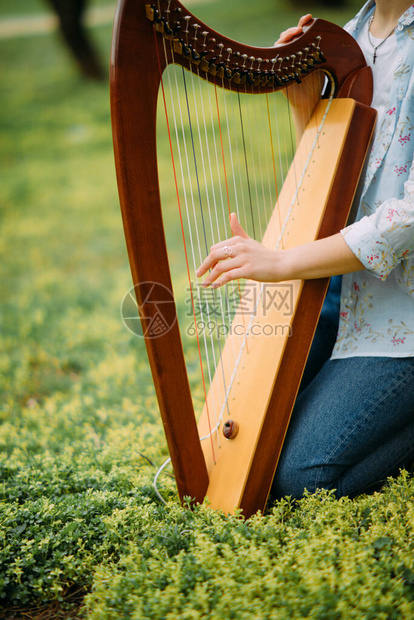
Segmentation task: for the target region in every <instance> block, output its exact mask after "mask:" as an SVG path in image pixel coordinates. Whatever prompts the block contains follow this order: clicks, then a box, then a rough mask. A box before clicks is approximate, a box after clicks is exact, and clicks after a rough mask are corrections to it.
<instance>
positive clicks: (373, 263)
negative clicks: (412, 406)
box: [332, 0, 414, 359]
mask: <svg viewBox="0 0 414 620" xmlns="http://www.w3.org/2000/svg"><path fill="white" fill-rule="evenodd" d="M374 8H375V2H374V1H373V0H370V1H369V2H367V3H366V4H365V5H364V7H363V8H362V9H361V11H360V12H359V13H358V15H357V16H356V17H355V18H354V19H353V20H352V21H351V22H349V24H348V25H347V27H346V29H347V30H348V32H350V33H351V34H352V35H353V36H354V37H356V38H358V34H359V33H360V32H361V29H362V28H363V27H364V25H366V23H367V21H368V20H369V18H370V16H371V15H372V14H373V11H374ZM395 40H396V50H397V52H396V54H395V60H394V62H395V69H394V72H393V81H392V84H391V89H390V93H391V94H390V101H389V105H387V106H386V108H385V114H384V115H383V118H382V119H379V124H378V126H377V130H376V136H375V140H374V143H373V146H372V150H371V153H370V156H369V160H368V164H367V168H366V175H365V179H364V181H363V187H362V194H361V199H360V204H359V210H358V214H357V218H356V222H355V223H354V224H351V225H350V226H348V227H347V228H345V229H344V230H343V231H341V232H342V234H343V236H344V239H345V241H346V242H347V244H348V245H349V247H350V248H351V250H352V251H353V252H354V254H355V255H356V256H357V257H358V259H359V260H360V261H361V262H362V263H363V265H364V266H365V270H364V271H359V272H356V273H351V274H347V275H345V276H343V279H342V295H341V310H340V321H339V331H338V338H337V342H336V345H335V348H334V351H333V355H332V358H333V359H335V358H344V357H353V356H388V357H389V356H391V357H408V356H413V355H414V164H413V159H414V71H413V63H414V6H412V7H410V8H409V9H408V10H407V11H406V12H405V13H404V14H403V15H402V16H401V18H400V20H399V23H398V26H397V28H396V30H395ZM377 62H378V60H377Z"/></svg>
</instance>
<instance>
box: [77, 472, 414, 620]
mask: <svg viewBox="0 0 414 620" xmlns="http://www.w3.org/2000/svg"><path fill="white" fill-rule="evenodd" d="M120 514H121V513H119V514H118V515H117V516H116V517H112V518H109V519H108V520H107V522H108V521H110V520H112V522H113V523H115V522H118V523H119V519H120ZM413 517H414V484H413V482H412V481H410V480H409V479H408V477H407V474H406V473H404V472H403V474H402V475H401V477H400V479H399V480H398V481H397V482H392V483H391V484H390V485H389V487H388V488H387V489H386V490H384V491H383V492H382V493H377V494H375V495H373V496H370V497H362V498H360V499H358V500H357V501H352V500H349V499H347V498H344V499H341V500H339V501H337V500H335V499H334V498H333V497H332V495H331V494H329V493H321V494H317V495H314V496H308V497H306V498H304V499H303V500H301V501H300V502H297V503H296V505H295V504H294V503H292V502H291V501H289V500H284V501H282V502H279V503H277V504H276V505H275V506H274V507H273V508H272V510H271V511H270V513H269V514H267V515H265V516H262V515H257V516H255V517H253V518H251V519H250V520H249V521H247V522H244V521H243V520H242V519H241V518H240V517H239V516H235V517H228V518H226V517H224V516H223V515H222V514H220V513H217V512H213V511H211V510H209V509H208V508H205V507H200V508H198V509H196V510H195V511H194V512H189V511H186V510H185V509H182V508H177V507H176V506H175V507H171V508H170V509H169V510H168V511H166V512H165V514H164V517H163V525H161V523H160V522H158V523H157V521H156V520H153V519H152V518H151V519H148V521H147V525H145V522H144V521H143V520H142V515H141V516H139V515H136V516H135V517H133V518H132V520H134V519H137V520H138V521H139V522H140V526H141V528H142V527H143V530H141V536H142V538H141V539H140V538H136V537H135V535H134V534H133V535H132V541H133V542H131V551H130V553H129V554H126V555H124V556H123V557H122V558H121V560H120V561H119V562H117V563H110V564H105V565H102V566H101V567H100V568H99V569H98V570H97V572H96V575H95V579H94V586H93V591H92V593H91V594H90V595H89V596H88V597H87V605H88V609H89V613H88V618H90V620H121V619H122V620H127V619H128V620H138V619H141V618H151V619H159V620H161V619H163V620H164V619H165V620H167V619H169V620H173V619H174V620H176V619H177V618H182V619H186V620H187V619H188V620H190V619H198V618H209V619H214V620H224V619H227V618H228V619H237V620H242V619H243V620H244V619H246V620H247V619H251V618H260V619H261V620H264V619H267V618H269V619H283V620H284V619H286V620H287V619H291V618H295V619H297V618H318V619H320V620H322V619H324V620H325V619H326V620H334V619H337V618H338V619H339V618H341V619H342V618H343V619H347V620H348V619H351V618H355V620H360V619H361V618H364V619H372V620H379V619H384V620H385V619H387V620H392V619H394V618H395V619H397V618H399V619H400V618H407V619H408V618H412V617H414V554H413V551H414V536H413V524H414V520H413ZM146 527H148V528H149V529H146ZM132 531H135V533H136V532H137V529H136V528H135V529H134V528H132ZM144 531H145V532H146V533H145V534H144V535H142V533H143V532H144Z"/></svg>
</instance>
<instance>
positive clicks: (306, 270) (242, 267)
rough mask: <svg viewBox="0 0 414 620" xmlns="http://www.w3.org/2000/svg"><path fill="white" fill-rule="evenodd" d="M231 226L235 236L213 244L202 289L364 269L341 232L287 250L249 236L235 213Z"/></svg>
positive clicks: (201, 269) (202, 271) (204, 267)
mask: <svg viewBox="0 0 414 620" xmlns="http://www.w3.org/2000/svg"><path fill="white" fill-rule="evenodd" d="M230 226H231V230H232V233H233V235H234V237H232V238H231V239H227V241H221V242H220V243H216V245H213V246H212V248H211V251H210V254H209V255H208V256H207V258H206V259H205V261H204V262H203V263H202V264H201V265H200V267H199V268H198V270H197V276H198V277H201V276H203V275H204V274H205V273H207V272H208V271H209V270H211V271H210V273H209V274H208V275H207V277H206V278H205V280H204V282H203V283H202V286H213V287H215V288H217V287H219V286H222V285H223V284H227V283H228V282H231V281H232V280H238V279H239V278H247V279H249V280H257V281H259V282H284V281H285V280H313V279H315V278H326V277H330V276H336V275H340V274H344V273H349V272H351V271H360V270H362V269H364V265H363V264H362V263H361V262H360V261H359V259H358V258H357V257H356V256H355V254H353V252H352V251H351V250H350V248H349V247H348V245H347V243H346V241H345V240H344V238H343V236H342V235H341V233H337V234H336V235H332V236H331V237H326V238H325V239H319V240H317V241H311V242H310V243H305V244H304V245H299V246H296V247H294V248H291V249H287V250H269V249H267V248H265V247H264V246H263V245H262V244H261V243H259V242H258V241H254V239H251V238H250V237H249V236H248V235H247V234H246V232H245V231H244V230H243V228H242V226H241V224H240V223H239V220H238V219H237V216H236V215H235V214H234V213H232V214H231V216H230Z"/></svg>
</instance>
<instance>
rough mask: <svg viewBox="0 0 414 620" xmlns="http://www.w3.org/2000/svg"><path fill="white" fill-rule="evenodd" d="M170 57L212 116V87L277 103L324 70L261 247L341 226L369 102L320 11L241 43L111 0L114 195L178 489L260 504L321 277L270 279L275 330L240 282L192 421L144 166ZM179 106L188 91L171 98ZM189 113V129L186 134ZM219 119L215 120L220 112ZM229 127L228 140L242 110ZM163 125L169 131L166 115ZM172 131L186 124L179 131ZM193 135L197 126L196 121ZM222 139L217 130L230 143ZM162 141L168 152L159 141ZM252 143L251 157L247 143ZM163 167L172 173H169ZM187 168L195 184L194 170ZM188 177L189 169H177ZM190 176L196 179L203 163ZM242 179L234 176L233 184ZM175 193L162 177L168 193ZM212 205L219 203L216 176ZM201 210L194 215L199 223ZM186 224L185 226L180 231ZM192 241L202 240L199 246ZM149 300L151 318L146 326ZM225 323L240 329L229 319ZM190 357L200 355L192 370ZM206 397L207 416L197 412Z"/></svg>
mask: <svg viewBox="0 0 414 620" xmlns="http://www.w3.org/2000/svg"><path fill="white" fill-rule="evenodd" d="M170 65H174V66H176V67H178V69H176V71H181V72H182V74H183V76H184V81H185V79H186V78H185V76H187V83H186V82H185V88H187V85H188V83H189V80H196V82H197V83H203V88H204V87H206V86H207V88H208V87H211V89H212V91H211V92H212V95H211V98H212V100H213V108H214V110H215V105H216V103H217V106H218V108H217V113H216V112H215V116H214V119H213V125H214V124H215V125H217V124H220V107H219V104H218V98H219V97H221V96H223V94H224V95H225V96H229V97H233V98H234V100H235V101H236V103H235V104H234V109H236V112H235V114H236V116H237V109H238V104H240V95H241V94H247V97H248V105H253V103H252V102H253V100H256V101H261V102H262V109H263V107H264V108H265V107H266V104H267V106H268V102H269V98H270V97H271V96H273V94H274V93H275V92H277V91H280V90H282V89H286V88H288V94H287V97H286V99H287V100H288V99H289V97H290V98H292V95H289V92H290V91H292V92H293V86H294V89H295V92H297V91H298V89H299V88H301V86H300V83H302V84H303V85H305V84H306V83H307V80H309V79H310V76H312V74H314V73H315V72H316V71H317V70H319V71H323V73H324V74H325V75H326V76H327V79H328V82H329V84H330V88H331V90H332V91H333V93H334V98H333V100H332V98H331V100H323V99H322V100H321V102H320V103H319V104H318V105H317V106H316V108H315V111H314V113H313V115H312V117H311V119H310V121H309V124H310V125H311V124H312V123H313V125H314V126H315V128H316V138H315V139H314V138H313V137H312V138H311V139H309V135H307V132H308V129H306V130H305V132H304V135H303V137H302V140H301V142H300V144H299V147H298V150H297V152H296V155H295V157H294V159H293V163H292V164H291V165H290V168H289V169H288V170H287V171H285V172H286V174H285V176H286V178H285V181H284V185H283V187H282V189H280V190H277V195H276V198H275V201H274V203H276V206H274V204H272V205H271V206H272V209H271V213H270V215H269V217H268V218H267V219H268V221H267V222H266V227H265V231H264V232H263V243H265V244H266V245H268V246H269V247H272V248H277V247H289V246H291V245H296V244H299V243H304V242H307V241H312V240H313V239H316V238H322V237H325V236H328V235H330V234H333V233H335V232H338V231H339V230H340V228H341V227H343V226H344V224H345V223H346V221H347V217H348V213H349V210H350V207H351V203H352V200H353V197H354V194H355V190H356V186H357V183H358V180H359V177H360V173H361V169H362V167H363V163H364V159H365V155H366V152H367V148H368V144H369V141H370V137H371V134H372V129H373V125H374V122H375V112H374V111H373V110H372V109H371V108H370V107H369V104H370V102H371V96H372V76H371V72H370V69H368V68H367V67H366V64H365V60H364V57H363V54H362V52H361V51H360V49H359V47H358V45H357V44H356V43H355V41H354V40H353V39H352V37H351V36H350V35H348V34H347V33H346V32H344V31H343V30H342V29H341V28H339V27H337V26H334V25H333V24H330V23H328V22H325V21H323V20H318V19H317V20H314V22H313V23H312V25H311V26H310V27H309V28H306V29H305V32H304V33H303V34H302V35H301V36H300V37H299V38H297V39H296V40H295V41H294V42H292V43H289V44H287V45H283V46H279V47H278V48H273V47H271V48H255V47H250V46H246V45H242V44H240V43H238V42H236V41H233V40H230V39H228V38H226V37H224V36H222V35H220V34H219V33H217V32H215V31H214V30H212V29H211V28H209V27H208V26H207V25H206V24H203V23H201V22H200V20H198V19H197V18H196V17H195V16H194V15H193V14H192V13H190V12H189V11H188V10H187V9H186V8H184V6H183V5H182V4H181V3H180V2H178V0H159V1H158V2H156V3H154V4H150V3H148V2H147V0H119V1H118V6H117V11H116V16H115V25H114V34H113V45H112V57H111V79H110V83H111V114H112V126H113V141H114V151H115V162H116V170H117V179H118V187H119V197H120V203H121V209H122V216H123V222H124V228H125V236H126V242H127V248H128V254H129V260H130V266H131V270H132V276H133V282H134V285H135V291H136V297H137V304H138V308H139V309H140V314H141V321H142V329H143V333H144V334H145V335H146V337H145V341H146V347H147V352H148V357H149V362H150V366H151V370H152V374H153V380H154V384H155V389H156V393H157V398H158V402H159V407H160V411H161V416H162V420H163V424H164V429H165V434H166V438H167V443H168V448H169V452H170V456H171V460H172V465H173V469H174V474H175V479H176V483H177V487H178V492H179V495H180V497H181V498H183V497H185V496H188V497H190V498H192V499H193V500H195V501H196V502H202V501H203V499H204V498H205V497H208V500H209V502H210V504H211V506H212V507H213V508H219V509H223V510H224V511H225V512H227V513H228V512H233V511H234V510H235V509H237V508H240V509H242V510H243V514H244V515H245V516H246V517H248V516H249V515H251V514H253V513H254V512H256V511H257V510H260V509H263V508H264V507H265V504H266V501H267V497H268V493H269V489H270V486H271V483H272V480H273V476H274V473H275V469H276V465H277V461H278V457H279V454H280V451H281V448H282V444H283V440H284V436H285V433H286V429H287V426H288V423H289V418H290V415H291V411H292V408H293V404H294V401H295V398H296V394H297V391H298V386H299V384H300V379H301V376H302V372H303V368H304V365H305V362H306V358H307V355H308V351H309V348H310V344H311V341H312V337H313V333H314V330H315V326H316V323H317V320H318V316H319V312H320V309H321V306H322V303H323V299H324V296H325V293H326V289H327V285H328V280H314V281H306V282H292V283H284V284H283V286H284V287H285V288H284V290H285V291H286V290H287V291H288V293H289V295H291V309H292V312H291V316H290V317H289V321H290V322H289V329H288V333H286V330H285V331H284V332H283V334H276V336H275V337H272V338H269V337H268V336H267V335H266V334H264V333H263V332H260V329H258V330H256V331H255V333H253V331H254V330H253V329H252V323H251V321H252V319H251V316H250V314H251V311H252V310H253V311H254V316H255V318H254V325H259V327H260V326H262V327H263V325H264V324H265V325H266V326H267V327H268V326H269V325H270V326H272V325H278V324H279V323H280V322H281V321H283V320H285V318H286V317H285V316H284V312H283V309H282V310H281V308H280V304H279V307H276V306H275V307H271V308H270V310H269V309H268V312H267V313H265V312H264V304H262V303H257V298H259V300H260V299H262V298H263V295H264V293H263V285H260V284H256V283H248V284H246V285H243V284H242V285H241V286H242V287H243V286H247V285H249V286H250V287H251V289H250V291H251V295H250V297H251V298H253V297H255V298H256V301H251V299H250V301H249V303H250V306H249V305H248V307H247V309H245V312H244V315H245V316H243V317H240V316H239V315H240V314H243V313H239V312H235V313H234V312H233V314H235V316H234V317H233V316H232V319H231V320H232V321H233V322H232V323H231V325H232V326H233V328H234V329H233V330H232V331H231V333H230V334H229V335H228V336H227V339H226V341H224V339H222V340H221V343H220V342H219V348H218V350H217V351H216V354H217V357H218V361H217V362H216V363H215V368H213V377H212V379H211V382H210V387H209V388H207V389H206V390H205V401H206V402H205V404H204V406H203V407H202V411H201V413H200V412H198V417H199V420H198V422H197V421H196V415H195V411H194V402H193V396H192V388H190V384H191V385H192V380H191V379H189V373H188V368H187V366H186V360H185V356H184V353H183V343H182V341H183V334H182V331H181V332H180V325H179V321H178V320H177V308H176V303H175V293H172V291H173V284H172V280H171V270H170V264H169V256H168V252H167V244H166V236H165V229H166V228H168V223H167V224H164V220H165V215H164V216H163V212H162V210H161V200H160V188H159V179H158V171H157V147H156V131H157V105H159V106H161V107H163V105H165V106H166V107H168V104H166V100H165V93H164V90H165V88H164V86H165V85H166V80H164V79H163V76H164V75H165V73H166V70H167V69H168V70H170ZM164 82H165V84H164ZM292 85H293V86H292ZM165 87H166V86H165ZM289 89H290V91H289ZM183 96H184V95H183ZM279 96H280V95H279ZM177 97H178V99H180V97H181V95H180V94H178V95H177ZM256 97H257V98H256ZM259 97H261V99H259ZM204 99H205V98H203V96H201V99H200V100H198V105H197V103H196V104H195V106H194V109H193V110H192V114H193V117H194V114H196V113H199V112H201V110H200V107H201V106H202V105H203V101H204ZM263 102H264V103H263ZM178 103H179V102H178ZM186 105H187V106H188V100H187V102H186V103H185V102H184V103H183V107H184V108H185V107H186ZM279 105H280V104H279ZM241 112H242V109H241V107H240V113H241ZM183 114H184V115H185V112H181V115H183ZM210 115H211V111H210ZM315 115H316V117H315ZM257 116H260V114H259V113H257V114H256V112H254V113H253V117H254V119H255V120H256V118H257ZM167 118H168V110H167ZM196 123H197V121H194V126H193V128H192V130H191V132H190V133H191V138H192V139H193V140H196V136H197V129H196ZM272 123H273V120H272V119H271V120H270V121H269V132H268V133H269V134H271V133H272V127H273V131H275V129H274V125H272ZM221 124H223V125H227V122H226V121H223V117H221ZM238 124H239V128H240V127H241V133H242V136H241V138H240V139H239V142H238V145H239V148H240V149H241V148H242V146H241V145H242V143H243V141H244V140H245V135H244V133H243V132H244V131H245V129H246V124H247V120H246V115H244V118H239V120H238ZM168 127H169V130H170V133H174V128H173V122H172V121H171V120H170V121H168ZM308 128H309V125H308ZM186 131H187V133H188V126H187V127H186V130H185V131H184V130H183V133H185V132H186ZM205 131H206V133H208V132H209V131H210V130H205ZM176 132H177V129H176ZM178 132H179V130H178ZM198 132H199V133H200V135H201V134H203V132H204V126H203V125H201V130H200V125H199V129H198ZM312 135H313V134H312ZM270 139H271V140H273V137H272V136H270ZM222 140H223V139H222ZM177 141H178V143H179V138H177ZM217 141H218V145H216V157H215V159H216V160H217V161H218V160H220V161H222V165H223V167H224V168H225V166H226V158H228V152H226V153H225V152H224V150H225V149H224V148H223V141H222V142H221V143H220V139H219V138H217ZM231 141H232V138H231V136H230V137H229V143H230V145H231ZM310 142H311V144H310ZM170 145H171V142H170ZM312 145H313V146H312ZM233 146H234V144H233ZM175 148H177V147H175ZM273 148H274V149H276V147H273V145H272V149H273ZM171 150H172V154H173V159H174V148H173V146H171ZM190 151H191V147H189V152H190ZM196 151H197V148H195V147H194V144H193V146H192V154H191V153H190V155H189V156H190V159H193V158H194V159H196ZM258 153H259V156H260V153H261V149H260V148H259V151H258ZM200 156H201V157H204V156H207V155H206V149H205V147H204V146H203V145H201V146H200V147H198V151H197V157H199V158H200ZM232 156H233V157H234V153H233V155H232ZM241 158H242V160H243V156H241ZM276 158H277V154H276ZM244 159H245V160H246V159H247V158H246V157H244ZM253 159H255V157H254V156H253ZM244 163H246V162H244ZM195 165H196V164H195ZM199 165H200V164H199ZM227 165H228V167H229V166H230V164H229V163H228V162H227ZM177 167H178V165H175V164H174V172H175V175H176V176H180V173H179V171H178V170H177ZM241 167H242V168H243V165H242V166H241ZM271 167H272V166H271ZM184 168H185V166H184ZM187 168H188V165H187ZM192 170H193V175H194V176H197V182H199V180H198V176H200V171H199V170H198V171H197V170H195V171H194V167H193V168H192ZM184 172H185V171H184ZM219 174H220V173H219ZM246 174H247V176H249V175H250V184H252V183H253V181H252V180H251V175H252V174H253V172H252V170H248V166H247V165H246ZM281 174H282V176H284V173H281ZM212 176H214V175H212ZM276 176H277V175H276ZM278 181H280V179H279V180H278V179H276V181H275V183H276V185H277V183H278ZM192 183H195V180H194V179H192V180H191V179H190V185H191V184H192ZM229 184H230V182H228V181H227V180H226V185H227V186H228V185H229ZM204 185H205V186H208V185H209V177H208V175H207V174H206V178H205V183H204ZM248 185H249V184H248ZM250 190H251V188H250V187H248V186H246V185H245V186H244V190H243V189H242V190H241V191H242V192H243V191H246V193H247V191H250ZM182 191H183V190H182V188H181V189H179V188H178V187H177V188H176V192H177V201H178V202H180V192H182ZM191 191H194V193H198V194H199V196H198V197H197V198H196V199H193V202H195V203H200V205H199V206H201V207H202V206H203V205H202V203H203V200H205V196H206V195H207V194H206V192H208V191H209V188H208V187H207V188H206V187H205V188H204V189H203V190H202V191H200V188H199V187H198V189H197V188H195V187H194V188H193V190H191ZM223 192H224V193H226V190H223ZM201 194H203V195H201ZM299 194H300V199H299ZM181 201H183V199H182V198H181ZM224 202H225V203H226V202H228V203H229V207H230V208H232V207H233V205H232V204H230V203H231V202H232V199H231V198H230V197H229V191H228V187H227V198H226V196H225V198H224ZM250 202H251V203H252V202H254V200H253V201H250ZM253 206H254V205H253ZM177 217H178V216H177ZM196 217H198V216H196ZM212 217H213V218H214V216H210V215H207V216H206V215H204V216H203V218H204V219H205V218H207V219H209V222H210V220H211V218H212ZM207 228H208V226H207ZM186 234H188V230H186V231H184V233H183V236H184V238H185V235H186ZM227 234H228V231H227ZM281 240H282V241H281ZM216 241H217V239H216ZM210 243H211V240H210ZM280 243H282V246H280ZM278 244H279V245H278ZM206 247H207V246H206ZM206 251H207V250H206V249H203V252H202V253H203V255H205V253H206ZM195 262H197V259H196V261H195ZM192 280H195V276H194V273H193V274H192V275H189V285H190V288H191V286H192ZM243 290H245V289H243ZM279 293H280V291H279ZM241 297H242V295H241V294H240V298H239V302H238V303H239V306H240V305H241V301H240V300H241ZM224 303H225V304H226V303H227V301H226V300H225V302H224ZM193 306H194V301H193ZM160 308H162V311H161V319H162V320H161V324H159V323H157V320H159V319H160V312H159V311H160ZM236 309H237V308H236ZM230 314H231V313H230ZM265 314H266V316H265ZM246 315H247V317H248V319H246ZM196 319H197V317H196ZM246 320H247V324H246ZM195 323H197V320H196V321H195ZM157 325H158V330H157ZM154 326H155V327H154ZM163 326H167V327H168V329H163ZM237 326H239V327H240V326H242V327H241V328H240V330H237V329H236V327H237ZM195 327H196V325H195ZM243 331H244V333H243ZM235 332H237V333H235ZM214 346H215V345H214ZM213 348H214V347H213ZM199 357H200V359H201V358H202V357H203V355H202V354H201V353H200V354H199ZM235 360H236V363H235V362H234V361H235ZM203 363H205V360H204V361H203V359H201V372H202V368H203ZM235 374H236V375H237V377H236V379H235V378H234V377H235ZM213 401H217V402H218V405H217V404H214V402H213ZM214 407H215V408H216V410H217V412H216V413H215V414H214V415H215V416H216V417H215V418H214V420H211V419H210V417H211V410H212V409H213V408H214ZM209 410H210V413H209ZM223 433H224V434H225V435H223ZM200 437H201V438H204V441H200Z"/></svg>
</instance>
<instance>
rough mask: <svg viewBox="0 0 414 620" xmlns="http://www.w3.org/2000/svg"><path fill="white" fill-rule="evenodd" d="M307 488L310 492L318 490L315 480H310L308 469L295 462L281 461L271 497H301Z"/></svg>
mask: <svg viewBox="0 0 414 620" xmlns="http://www.w3.org/2000/svg"><path fill="white" fill-rule="evenodd" d="M305 490H308V491H309V492H310V493H313V492H314V491H316V487H315V485H314V482H313V481H312V480H310V476H309V475H307V472H306V470H304V469H303V468H302V467H296V466H295V464H294V463H289V462H286V461H282V462H280V463H279V466H278V468H277V470H276V474H275V477H274V479H273V484H272V489H271V493H270V496H271V498H272V499H282V497H286V496H290V497H292V498H294V499H300V498H301V497H303V494H304V492H305Z"/></svg>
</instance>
